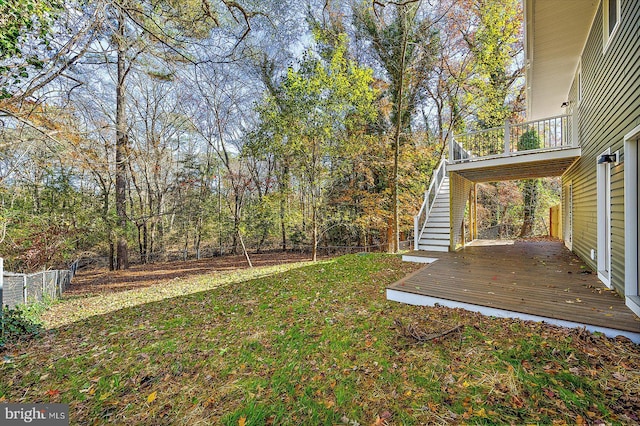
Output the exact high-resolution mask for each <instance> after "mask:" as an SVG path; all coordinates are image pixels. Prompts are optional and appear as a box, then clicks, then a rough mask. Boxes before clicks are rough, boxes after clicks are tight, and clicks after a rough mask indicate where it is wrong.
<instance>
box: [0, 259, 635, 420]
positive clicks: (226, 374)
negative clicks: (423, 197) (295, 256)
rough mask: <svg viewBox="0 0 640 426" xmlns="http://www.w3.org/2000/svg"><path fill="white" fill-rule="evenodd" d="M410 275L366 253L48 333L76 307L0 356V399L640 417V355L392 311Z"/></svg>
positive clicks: (221, 281)
mask: <svg viewBox="0 0 640 426" xmlns="http://www.w3.org/2000/svg"><path fill="white" fill-rule="evenodd" d="M416 268H417V266H416V265H414V264H407V263H402V262H401V261H400V259H399V258H397V257H395V256H393V255H382V254H361V255H348V256H343V257H339V258H336V259H331V260H321V261H319V262H317V263H315V264H310V263H297V264H289V265H288V266H287V269H288V270H285V271H276V270H272V271H262V272H261V273H259V274H258V276H253V275H251V272H247V271H245V272H241V271H240V272H239V273H237V274H238V275H236V278H237V279H231V280H229V277H227V278H225V276H224V275H217V274H209V275H206V276H194V277H184V278H180V279H177V280H173V281H169V282H163V283H162V284H159V285H156V286H155V287H158V288H156V289H155V290H153V287H154V286H151V287H145V288H142V289H141V290H144V291H147V292H149V293H148V294H149V295H150V294H152V293H154V294H155V295H158V294H160V293H165V296H164V297H155V296H154V297H153V298H151V299H145V300H144V302H142V303H141V304H138V305H136V306H130V307H125V308H123V309H120V310H113V311H110V312H108V313H102V312H93V313H92V312H88V311H84V312H81V313H80V316H79V317H75V318H73V322H67V323H64V324H62V323H59V322H56V320H55V318H62V317H63V316H64V314H65V312H75V302H76V301H77V300H78V296H77V295H76V296H70V297H68V298H66V299H63V300H62V301H60V302H57V303H56V304H55V305H54V306H53V308H52V309H53V311H52V312H54V313H55V315H50V316H47V317H45V321H44V326H45V328H47V329H48V331H47V332H46V333H45V334H44V335H43V336H42V337H40V338H37V339H33V340H30V341H27V342H22V343H21V344H19V345H9V346H8V347H7V348H6V349H5V351H4V352H3V353H2V363H1V364H0V374H1V377H2V380H0V401H12V402H21V401H28V402H64V403H69V404H70V413H71V420H72V423H73V424H87V423H91V424H102V423H115V424H123V423H126V424H190V425H192V424H228V425H257V424H350V425H357V424H362V425H371V424H376V425H383V424H433V423H473V424H495V423H511V424H601V423H623V424H625V423H626V424H633V423H637V422H638V421H639V420H640V419H639V418H638V411H637V407H638V404H640V376H639V371H640V368H639V367H640V349H639V347H638V345H634V344H632V343H631V342H629V341H627V340H626V339H618V340H612V339H607V338H605V337H602V336H599V335H592V334H589V333H587V332H586V331H584V330H571V329H565V328H559V327H554V326H549V325H545V324H540V323H531V322H523V321H519V320H511V319H496V318H489V317H483V316H480V315H477V314H474V313H470V312H467V311H462V310H455V309H448V308H438V307H436V308H419V307H413V306H407V305H402V304H398V303H394V302H389V301H387V300H386V298H385V295H384V289H385V286H386V285H388V284H390V283H392V282H394V281H395V280H397V279H399V278H400V277H402V276H404V275H405V274H407V273H409V272H411V271H413V270H415V269H416ZM257 269H259V268H256V270H257ZM246 273H248V274H249V275H242V274H246ZM225 281H226V282H225ZM174 286H175V287H176V288H177V289H186V288H190V289H191V290H188V291H186V293H189V294H184V295H180V296H179V295H177V293H178V292H172V291H171V288H173V287H174ZM139 290H140V289H139ZM199 290H201V291H199ZM127 291H138V290H127ZM180 291H182V290H180ZM125 293H126V292H125ZM122 294H123V292H113V291H106V292H104V293H102V294H101V296H100V297H102V298H103V299H102V302H103V303H104V304H105V305H109V304H110V300H111V299H110V298H113V300H116V298H117V297H120V295H122ZM94 296H95V295H94ZM141 297H143V298H144V297H146V296H141ZM452 330H453V331H452ZM447 332H448V334H447Z"/></svg>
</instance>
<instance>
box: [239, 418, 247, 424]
mask: <svg viewBox="0 0 640 426" xmlns="http://www.w3.org/2000/svg"><path fill="white" fill-rule="evenodd" d="M246 424H247V418H246V417H240V418H239V419H238V426H245V425H246Z"/></svg>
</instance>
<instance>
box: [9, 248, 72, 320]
mask: <svg viewBox="0 0 640 426" xmlns="http://www.w3.org/2000/svg"><path fill="white" fill-rule="evenodd" d="M77 269H78V261H75V262H73V263H72V264H71V266H70V267H69V269H66V270H52V271H42V272H37V273H35V274H15V273H13V272H5V271H4V268H3V262H2V259H1V258H0V306H3V307H4V306H8V307H9V308H15V307H16V306H17V305H27V304H30V303H35V302H41V301H43V300H45V299H48V300H53V299H57V298H58V297H60V296H61V295H62V293H63V292H64V291H65V290H66V289H67V288H69V285H71V279H72V278H73V277H74V276H75V274H76V271H77Z"/></svg>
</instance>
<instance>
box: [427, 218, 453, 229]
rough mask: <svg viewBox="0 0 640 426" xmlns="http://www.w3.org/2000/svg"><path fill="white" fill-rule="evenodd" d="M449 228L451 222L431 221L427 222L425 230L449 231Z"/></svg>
mask: <svg viewBox="0 0 640 426" xmlns="http://www.w3.org/2000/svg"><path fill="white" fill-rule="evenodd" d="M449 227H450V223H449V220H440V221H435V220H431V219H429V220H428V221H427V225H426V226H425V227H424V228H425V229H429V228H446V229H449Z"/></svg>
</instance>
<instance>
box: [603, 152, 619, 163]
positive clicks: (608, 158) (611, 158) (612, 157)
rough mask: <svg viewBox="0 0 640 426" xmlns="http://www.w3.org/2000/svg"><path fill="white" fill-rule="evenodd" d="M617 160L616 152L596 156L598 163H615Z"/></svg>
mask: <svg viewBox="0 0 640 426" xmlns="http://www.w3.org/2000/svg"><path fill="white" fill-rule="evenodd" d="M617 162H618V154H617V153H613V154H602V155H601V156H600V158H598V164H604V163H617Z"/></svg>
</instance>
